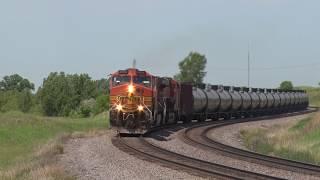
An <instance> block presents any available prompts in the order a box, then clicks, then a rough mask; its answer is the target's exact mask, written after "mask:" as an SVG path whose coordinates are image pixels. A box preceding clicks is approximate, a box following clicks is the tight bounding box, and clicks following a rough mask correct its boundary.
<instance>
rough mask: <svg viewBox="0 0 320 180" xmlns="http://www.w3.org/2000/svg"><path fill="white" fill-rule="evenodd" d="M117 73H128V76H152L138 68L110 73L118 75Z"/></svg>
mask: <svg viewBox="0 0 320 180" xmlns="http://www.w3.org/2000/svg"><path fill="white" fill-rule="evenodd" d="M119 75H128V76H139V75H140V76H153V75H152V74H150V73H148V72H146V71H140V70H139V69H134V68H129V69H126V70H119V71H117V72H115V73H113V74H112V76H119Z"/></svg>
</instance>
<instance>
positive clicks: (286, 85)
mask: <svg viewBox="0 0 320 180" xmlns="http://www.w3.org/2000/svg"><path fill="white" fill-rule="evenodd" d="M280 89H281V90H285V91H290V90H293V84H292V82H291V81H283V82H282V83H281V84H280Z"/></svg>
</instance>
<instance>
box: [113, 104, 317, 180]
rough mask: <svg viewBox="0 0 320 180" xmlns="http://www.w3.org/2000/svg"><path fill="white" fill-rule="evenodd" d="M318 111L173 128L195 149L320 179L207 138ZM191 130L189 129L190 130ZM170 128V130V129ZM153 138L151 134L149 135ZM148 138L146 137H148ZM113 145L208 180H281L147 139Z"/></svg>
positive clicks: (308, 168)
mask: <svg viewBox="0 0 320 180" xmlns="http://www.w3.org/2000/svg"><path fill="white" fill-rule="evenodd" d="M316 110H317V109H314V110H308V111H303V112H299V113H288V114H281V115H276V116H265V117H258V118H248V119H236V120H227V121H212V122H206V123H201V124H191V125H190V124H189V125H178V126H175V127H173V126H171V128H174V129H176V131H178V130H181V129H182V128H185V129H186V130H185V131H184V133H183V140H184V141H185V142H186V143H188V144H190V145H193V146H196V147H199V148H202V149H206V150H210V151H215V152H218V153H221V154H223V155H225V156H229V157H232V158H234V159H241V160H245V161H249V162H252V163H257V164H263V165H267V166H270V167H279V168H281V169H285V170H289V171H294V172H300V173H305V174H310V175H316V176H319V177H320V167H319V166H315V165H311V164H306V163H301V162H296V161H290V160H286V159H280V158H276V157H269V156H264V155H261V154H257V153H253V152H249V151H244V150H241V149H237V148H234V147H230V146H227V145H224V144H221V143H219V142H216V141H214V140H212V139H210V138H208V136H207V134H208V133H209V132H210V131H211V130H212V129H214V128H218V127H222V126H226V125H231V124H235V123H243V122H248V121H258V120H266V119H274V118H281V117H288V116H295V115H300V114H306V113H311V112H313V111H316ZM188 126H189V127H188ZM167 127H170V126H167ZM159 130H161V128H160V129H159V128H158V129H156V130H153V131H152V132H151V133H157V131H159ZM148 135H149V134H148ZM148 135H146V136H148ZM112 142H113V144H114V145H115V146H116V147H118V149H120V150H122V151H124V152H126V153H128V154H131V155H134V156H136V157H138V158H140V159H143V160H146V161H149V162H153V163H157V164H160V165H162V166H166V167H169V168H172V169H176V170H179V171H184V172H187V173H189V174H193V175H196V176H200V177H205V178H208V177H209V178H217V179H281V178H278V177H273V176H269V175H265V174H259V173H254V172H250V171H245V170H241V169H236V168H232V167H228V166H224V165H221V164H216V163H211V162H207V161H203V160H199V159H195V158H191V157H188V156H184V155H181V154H178V153H175V152H172V151H169V150H166V149H163V148H161V147H158V146H156V145H154V144H152V143H150V142H149V141H147V140H146V139H145V137H116V138H114V139H113V140H112Z"/></svg>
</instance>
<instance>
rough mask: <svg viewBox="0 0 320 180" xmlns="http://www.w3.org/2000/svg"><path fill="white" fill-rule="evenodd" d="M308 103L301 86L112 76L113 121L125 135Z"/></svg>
mask: <svg viewBox="0 0 320 180" xmlns="http://www.w3.org/2000/svg"><path fill="white" fill-rule="evenodd" d="M308 105H309V100H308V96H307V94H306V92H305V91H302V90H293V91H282V90H279V89H258V88H240V87H230V86H221V85H220V86H216V85H209V84H200V85H191V84H188V83H178V82H177V81H175V80H173V79H171V78H166V77H157V76H153V75H151V74H149V73H147V72H146V71H140V70H138V69H127V70H120V71H117V72H116V73H114V74H112V75H111V78H110V121H111V125H112V126H113V127H115V128H117V130H118V132H119V133H125V134H144V133H146V132H148V131H149V130H150V129H151V128H154V127H159V126H162V125H166V124H174V123H177V122H178V121H183V122H190V121H191V120H193V119H197V120H198V121H204V120H206V119H213V120H218V119H220V118H224V119H231V118H244V117H251V116H261V115H266V114H276V113H283V112H290V111H298V110H303V109H306V108H307V107H308Z"/></svg>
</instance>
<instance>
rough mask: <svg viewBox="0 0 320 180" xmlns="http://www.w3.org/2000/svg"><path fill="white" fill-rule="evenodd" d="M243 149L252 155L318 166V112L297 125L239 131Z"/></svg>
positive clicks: (319, 132)
mask: <svg viewBox="0 0 320 180" xmlns="http://www.w3.org/2000/svg"><path fill="white" fill-rule="evenodd" d="M240 133H241V137H242V139H243V141H244V143H245V146H246V147H247V148H248V149H250V150H252V151H255V152H259V153H262V154H267V155H271V156H278V157H282V158H287V159H293V160H297V161H303V162H309V163H313V164H318V165H320V112H318V113H316V114H314V115H312V116H310V117H307V118H305V119H302V120H300V121H299V122H297V123H294V124H293V123H288V124H284V125H275V126H273V127H270V128H268V129H262V128H251V129H245V130H242V131H241V132H240Z"/></svg>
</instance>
